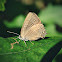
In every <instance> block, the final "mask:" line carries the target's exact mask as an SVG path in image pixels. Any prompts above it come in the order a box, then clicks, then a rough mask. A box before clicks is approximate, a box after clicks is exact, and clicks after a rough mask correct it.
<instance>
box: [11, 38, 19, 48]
mask: <svg viewBox="0 0 62 62" xmlns="http://www.w3.org/2000/svg"><path fill="white" fill-rule="evenodd" d="M12 39H14V40H15V41H16V42H14V43H11V49H13V45H14V44H16V43H17V44H19V42H18V41H17V40H16V39H15V38H12Z"/></svg>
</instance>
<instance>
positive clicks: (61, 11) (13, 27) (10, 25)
mask: <svg viewBox="0 0 62 62" xmlns="http://www.w3.org/2000/svg"><path fill="white" fill-rule="evenodd" d="M29 12H34V13H36V14H37V15H38V17H39V18H40V20H41V22H42V23H43V24H44V26H45V29H46V32H47V33H48V34H47V35H46V37H53V38H54V37H56V38H62V0H0V37H1V38H4V39H7V38H8V37H9V38H10V37H14V36H16V35H14V34H9V33H7V31H12V32H16V33H18V34H20V30H21V28H22V25H23V22H24V20H25V17H26V15H27V14H28V13H29ZM4 39H3V40H4ZM54 39H55V38H54ZM54 39H53V40H54ZM3 40H0V41H2V42H3ZM50 40H51V39H50ZM61 41H62V40H61ZM0 47H1V48H2V46H0ZM61 52H62V50H61ZM61 57H62V53H61ZM61 61H62V60H61ZM1 62H3V61H1ZM10 62H11V61H10ZM16 62H17V61H16ZM22 62H23V61H22ZM27 62H28V61H27ZM33 62H34V61H33ZM47 62H48V61H47ZM54 62H55V60H54ZM56 62H59V61H56Z"/></svg>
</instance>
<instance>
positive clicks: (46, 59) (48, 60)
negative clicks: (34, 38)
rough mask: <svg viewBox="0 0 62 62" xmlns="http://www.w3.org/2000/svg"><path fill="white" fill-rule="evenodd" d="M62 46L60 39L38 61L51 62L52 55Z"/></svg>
mask: <svg viewBox="0 0 62 62" xmlns="http://www.w3.org/2000/svg"><path fill="white" fill-rule="evenodd" d="M61 48H62V41H60V42H59V43H57V44H56V45H55V46H53V47H52V48H51V49H50V50H49V51H48V52H47V53H46V54H45V56H44V57H43V59H42V60H41V61H40V62H52V60H53V59H54V57H55V56H56V55H57V53H58V52H59V51H60V50H61Z"/></svg>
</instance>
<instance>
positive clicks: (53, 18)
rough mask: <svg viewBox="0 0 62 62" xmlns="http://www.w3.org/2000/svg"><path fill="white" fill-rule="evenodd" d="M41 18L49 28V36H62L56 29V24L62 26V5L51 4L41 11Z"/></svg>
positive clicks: (47, 28)
mask: <svg viewBox="0 0 62 62" xmlns="http://www.w3.org/2000/svg"><path fill="white" fill-rule="evenodd" d="M39 18H40V20H41V22H42V23H44V24H45V25H46V26H45V28H46V30H47V33H48V34H47V36H61V35H62V34H61V33H59V32H58V31H57V30H56V25H55V24H58V25H59V26H61V27H62V6H53V5H51V4H49V5H48V6H47V7H46V8H45V9H44V10H43V11H41V12H40V13H39Z"/></svg>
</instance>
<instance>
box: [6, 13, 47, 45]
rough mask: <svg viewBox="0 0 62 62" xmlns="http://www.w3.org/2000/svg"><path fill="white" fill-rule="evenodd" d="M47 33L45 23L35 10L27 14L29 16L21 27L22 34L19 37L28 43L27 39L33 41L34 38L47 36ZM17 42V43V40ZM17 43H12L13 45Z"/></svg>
mask: <svg viewBox="0 0 62 62" xmlns="http://www.w3.org/2000/svg"><path fill="white" fill-rule="evenodd" d="M7 32H9V31H7ZM9 33H13V32H9ZM14 34H16V33H14ZM45 35H46V30H45V28H44V25H43V24H42V23H41V21H40V19H39V18H38V16H37V15H36V14H35V13H33V12H29V13H28V14H27V17H26V18H25V21H24V24H23V26H22V28H21V31H20V35H19V37H18V38H19V39H20V40H23V41H24V43H25V45H26V42H25V41H30V42H31V41H32V40H37V39H39V38H45ZM14 40H15V39H14ZM15 43H17V41H16V42H15ZM15 43H12V45H13V44H15ZM31 43H32V42H31Z"/></svg>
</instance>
